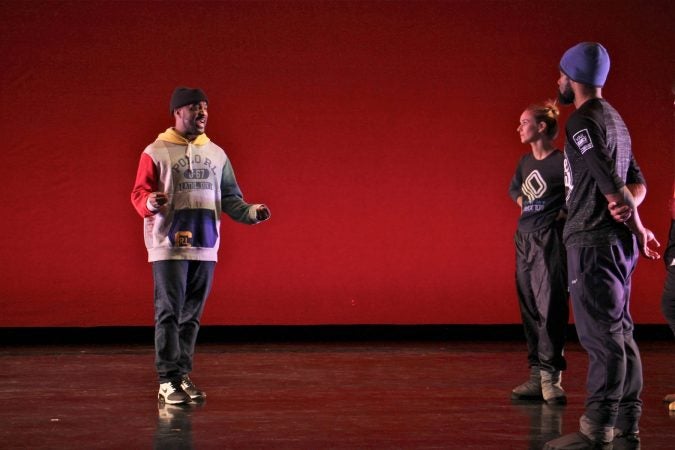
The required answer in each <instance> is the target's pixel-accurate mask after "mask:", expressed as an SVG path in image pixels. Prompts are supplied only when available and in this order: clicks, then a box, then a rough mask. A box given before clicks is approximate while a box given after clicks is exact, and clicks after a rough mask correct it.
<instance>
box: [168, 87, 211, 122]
mask: <svg viewBox="0 0 675 450" xmlns="http://www.w3.org/2000/svg"><path fill="white" fill-rule="evenodd" d="M199 102H206V103H208V102H209V99H208V98H206V94H205V93H204V91H202V90H201V89H199V88H189V87H184V86H180V87H177V88H176V89H174V91H173V94H171V103H170V104H169V114H171V115H173V112H174V110H175V109H176V108H180V107H181V106H185V105H194V104H195V103H199Z"/></svg>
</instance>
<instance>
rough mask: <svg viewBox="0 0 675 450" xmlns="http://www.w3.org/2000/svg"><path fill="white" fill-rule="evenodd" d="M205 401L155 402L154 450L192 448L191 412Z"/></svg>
mask: <svg viewBox="0 0 675 450" xmlns="http://www.w3.org/2000/svg"><path fill="white" fill-rule="evenodd" d="M204 404H205V402H204V401H202V402H190V403H187V404H183V405H168V404H166V403H164V402H160V401H158V402H157V430H156V431H155V439H154V448H155V450H192V449H193V448H194V447H193V442H192V414H193V413H194V412H195V411H196V410H197V409H199V408H202V407H203V406H204Z"/></svg>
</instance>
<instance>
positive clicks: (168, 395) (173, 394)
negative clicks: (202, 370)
mask: <svg viewBox="0 0 675 450" xmlns="http://www.w3.org/2000/svg"><path fill="white" fill-rule="evenodd" d="M180 383H181V380H180V379H178V380H171V381H167V382H166V383H161V384H160V385H159V392H158V393H157V399H158V400H159V401H160V402H164V403H167V404H169V405H180V404H182V403H188V402H189V401H190V396H189V395H188V394H186V393H185V391H184V390H183V388H182V387H180Z"/></svg>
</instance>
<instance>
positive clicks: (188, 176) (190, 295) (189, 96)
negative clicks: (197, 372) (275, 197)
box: [131, 87, 270, 404]
mask: <svg viewBox="0 0 675 450" xmlns="http://www.w3.org/2000/svg"><path fill="white" fill-rule="evenodd" d="M170 113H171V114H172V115H173V118H174V120H175V126H174V127H173V128H169V129H167V130H166V131H165V132H163V133H160V134H159V136H157V139H156V140H155V141H154V142H153V143H152V144H150V145H148V146H147V147H146V148H145V150H144V151H143V153H142V155H141V159H140V163H139V165H138V172H137V175H136V183H135V185H134V188H133V191H132V192H131V202H132V204H133V205H134V208H136V211H138V213H139V214H140V215H141V216H142V217H143V222H144V223H143V226H144V236H145V246H146V248H147V250H148V261H149V262H151V263H152V273H153V277H154V283H155V290H154V292H155V295H154V296H155V298H154V303H155V364H156V367H157V373H158V376H159V393H158V399H159V400H160V401H163V402H165V403H168V404H181V403H187V402H189V401H190V400H191V399H192V400H199V399H203V398H204V397H206V394H205V393H204V392H203V391H202V390H200V389H198V388H197V387H196V386H195V384H194V383H193V382H192V380H191V379H190V376H189V374H190V372H191V371H192V359H193V355H194V349H195V342H196V340H197V333H198V331H199V323H200V319H201V315H202V312H203V311H204V304H205V302H206V298H207V296H208V294H209V291H210V289H211V285H212V281H213V273H214V269H215V264H216V261H217V260H218V246H219V244H220V234H219V230H220V215H221V212H224V213H226V214H227V215H228V216H230V217H231V218H232V219H234V220H236V221H237V222H242V223H246V224H256V223H259V222H261V221H264V220H267V219H269V217H270V211H269V209H268V208H267V206H265V205H263V204H249V203H246V202H245V201H244V200H243V196H242V193H241V190H240V189H239V186H238V185H237V180H236V179H235V176H234V172H233V170H232V165H231V164H230V160H229V159H228V157H227V155H226V154H225V152H224V151H223V149H222V148H220V147H219V146H217V145H216V144H214V143H213V142H211V140H210V139H209V138H208V137H207V136H206V134H204V131H205V129H206V122H207V119H208V99H207V97H206V95H205V94H204V92H203V91H202V90H201V89H198V88H194V89H193V88H187V87H178V88H176V89H175V90H174V92H173V95H172V96H171V103H170Z"/></svg>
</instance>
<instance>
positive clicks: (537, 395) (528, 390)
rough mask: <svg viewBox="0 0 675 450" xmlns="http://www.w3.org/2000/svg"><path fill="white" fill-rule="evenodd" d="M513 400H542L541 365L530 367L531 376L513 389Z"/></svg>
mask: <svg viewBox="0 0 675 450" xmlns="http://www.w3.org/2000/svg"><path fill="white" fill-rule="evenodd" d="M511 398H512V399H513V400H542V399H543V398H544V397H543V396H542V393H541V373H540V371H539V367H531V368H530V378H529V379H528V380H527V381H526V382H524V383H523V384H521V385H519V386H516V387H515V388H513V390H512V391H511Z"/></svg>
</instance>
